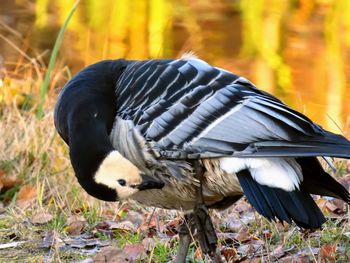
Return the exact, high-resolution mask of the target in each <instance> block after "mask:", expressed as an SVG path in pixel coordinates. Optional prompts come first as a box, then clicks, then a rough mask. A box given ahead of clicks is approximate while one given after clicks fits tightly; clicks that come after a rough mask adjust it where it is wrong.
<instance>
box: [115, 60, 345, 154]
mask: <svg viewBox="0 0 350 263" xmlns="http://www.w3.org/2000/svg"><path fill="white" fill-rule="evenodd" d="M116 92H117V94H116V95H117V106H118V112H117V115H118V116H119V117H121V118H123V119H128V120H132V121H133V123H134V125H135V127H136V128H137V129H139V131H140V132H141V134H142V135H143V136H144V137H145V138H146V139H147V140H148V141H152V142H153V144H152V145H154V148H155V150H156V151H158V153H159V155H160V156H163V157H164V158H174V159H177V158H180V159H181V158H206V157H217V156H227V155H232V156H237V157H244V156H259V157H263V156H285V157H287V156H315V155H326V156H339V157H350V143H349V141H347V140H346V139H345V138H344V137H343V136H340V135H335V134H332V133H329V132H325V131H324V130H323V129H322V128H321V127H320V126H318V125H317V124H315V123H313V122H312V121H311V120H310V119H309V118H307V117H306V116H304V115H303V114H301V113H298V112H297V111H295V110H293V109H291V108H289V107H288V106H287V105H285V104H283V103H282V102H281V101H280V100H278V99H277V98H275V97H273V96H272V95H270V94H268V93H266V92H264V91H261V90H258V89H257V88H256V87H255V86H254V85H253V84H252V83H250V82H249V81H248V80H246V79H244V78H242V77H239V76H236V75H234V74H231V73H229V72H227V71H225V70H222V69H220V68H214V67H211V66H210V65H209V64H207V63H206V62H204V61H202V60H199V59H185V60H181V59H180V60H150V61H146V62H144V61H136V62H134V63H131V64H130V65H129V66H128V67H127V69H126V70H125V76H124V77H121V78H120V79H119V81H118V83H117V88H116Z"/></svg>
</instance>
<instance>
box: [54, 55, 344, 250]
mask: <svg viewBox="0 0 350 263" xmlns="http://www.w3.org/2000/svg"><path fill="white" fill-rule="evenodd" d="M54 120H55V126H56V129H57V131H58V133H59V134H60V135H61V137H62V138H63V140H64V141H65V142H66V143H67V144H68V145H69V149H70V152H69V154H70V158H71V163H72V166H73V168H74V171H75V174H76V177H77V179H78V181H79V183H80V184H81V186H82V187H83V188H84V189H85V190H86V191H87V192H88V193H89V194H91V195H93V196H94V197H96V198H98V199H102V200H106V201H117V200H119V199H121V198H131V199H134V200H137V201H139V202H141V203H143V204H146V205H150V206H156V207H163V208H169V209H183V210H188V209H193V208H194V207H195V206H196V204H197V205H198V200H201V201H200V202H202V203H203V205H204V206H205V207H208V208H211V207H213V208H225V207H227V206H229V205H231V204H232V203H233V202H235V201H236V200H238V199H239V198H240V197H241V196H242V195H245V196H246V197H247V199H248V201H249V202H250V203H251V204H252V205H253V206H254V207H255V209H256V210H257V211H258V212H259V213H260V214H262V215H263V216H265V217H266V218H268V219H269V220H280V221H285V222H288V223H291V222H292V221H294V222H295V223H296V224H297V225H298V226H300V227H303V228H319V227H320V226H321V225H322V223H324V222H325V218H324V216H323V214H322V212H321V211H320V209H319V208H318V206H317V205H316V204H315V202H314V201H313V199H312V197H311V196H310V194H318V195H327V196H332V197H335V198H339V199H342V200H344V201H346V202H347V203H349V202H350V196H349V193H348V192H347V190H346V189H345V188H344V187H343V186H341V185H340V184H339V183H338V182H337V181H336V180H334V179H333V178H332V177H331V176H330V175H329V174H328V173H326V172H325V171H324V169H323V168H322V166H321V165H320V162H319V161H318V159H317V158H316V156H330V157H342V158H350V142H349V141H348V140H347V139H346V138H344V137H343V136H341V135H337V134H334V133H331V132H328V131H326V130H324V129H322V127H320V126H319V125H317V124H315V123H313V122H312V121H311V120H310V119H309V118H307V117H306V116H304V115H303V114H301V113H299V112H297V111H295V110H293V109H291V108H290V107H288V106H287V105H285V104H284V103H283V102H281V101H280V100H279V99H277V98H275V97H274V96H272V95H270V94H268V93H266V92H264V91H262V90H259V89H257V88H256V87H255V86H254V85H253V84H252V83H251V82H249V81H248V80H247V79H245V78H243V77H240V76H237V75H234V74H232V73H231V72H228V71H226V70H223V69H221V68H218V67H213V66H211V65H209V64H207V63H206V62H205V61H203V60H200V59H198V58H196V57H193V56H185V57H183V58H181V59H151V60H140V61H137V60H124V59H118V60H106V61H101V62H99V63H96V64H93V65H91V66H88V67H87V68H85V69H83V70H82V71H80V72H79V73H78V74H77V75H75V77H73V78H72V79H71V80H70V81H69V82H68V83H67V84H66V85H65V87H64V88H63V90H62V91H61V93H60V95H59V98H58V102H57V105H56V108H55V115H54ZM196 166H197V168H198V169H195V168H194V167H196ZM198 171H201V172H198ZM199 173H201V174H200V175H199V176H198V174H199ZM196 175H197V176H196ZM198 189H200V193H199V194H198ZM198 195H200V198H199V199H198ZM197 221H198V220H197ZM197 224H200V223H198V222H197ZM202 227H206V225H205V224H204V225H202ZM209 228H210V226H209ZM205 238H207V239H208V237H204V239H205ZM209 239H210V237H209ZM204 243H205V242H204ZM209 243H210V242H209ZM214 243H215V240H214ZM201 245H202V244H201ZM214 248H215V247H214Z"/></svg>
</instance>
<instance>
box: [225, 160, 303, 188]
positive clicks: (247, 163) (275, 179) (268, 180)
mask: <svg viewBox="0 0 350 263" xmlns="http://www.w3.org/2000/svg"><path fill="white" fill-rule="evenodd" d="M220 167H221V169H223V170H224V171H225V172H227V173H237V172H239V171H241V170H244V169H248V170H249V171H250V173H251V175H252V177H253V179H254V180H255V181H257V182H258V183H259V184H262V185H267V186H270V187H276V188H280V189H283V190H286V191H293V190H295V189H299V185H300V182H301V181H302V180H303V174H302V171H301V167H300V165H299V164H298V163H297V162H296V160H295V159H294V158H233V157H225V158H220Z"/></svg>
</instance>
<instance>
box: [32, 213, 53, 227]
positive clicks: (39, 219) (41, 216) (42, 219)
mask: <svg viewBox="0 0 350 263" xmlns="http://www.w3.org/2000/svg"><path fill="white" fill-rule="evenodd" d="M52 218H53V216H52V215H51V214H50V213H49V212H45V211H41V212H37V213H35V214H34V215H33V216H32V218H31V222H32V224H34V225H43V224H47V223H48V222H50V221H51V220H52Z"/></svg>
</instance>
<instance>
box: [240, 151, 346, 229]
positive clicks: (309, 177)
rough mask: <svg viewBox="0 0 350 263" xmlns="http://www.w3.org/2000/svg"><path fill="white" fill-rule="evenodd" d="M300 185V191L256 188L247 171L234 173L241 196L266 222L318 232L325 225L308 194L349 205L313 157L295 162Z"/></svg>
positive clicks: (342, 189)
mask: <svg viewBox="0 0 350 263" xmlns="http://www.w3.org/2000/svg"><path fill="white" fill-rule="evenodd" d="M296 161H297V162H298V164H299V165H300V166H301V169H302V173H303V181H302V183H301V184H300V188H299V189H294V190H292V191H286V190H284V189H281V188H277V187H270V186H267V185H262V184H259V183H258V182H257V181H255V180H254V178H253V177H252V175H251V173H250V171H249V170H248V169H245V170H242V171H240V172H238V173H237V175H238V176H237V177H238V179H239V182H240V184H241V187H242V189H243V192H244V194H245V195H246V197H247V199H248V201H249V202H250V203H251V204H252V205H253V206H254V208H255V209H256V210H257V211H258V212H259V213H260V214H261V215H263V216H265V217H266V218H267V219H269V220H276V219H277V220H279V221H285V222H287V223H291V222H292V221H294V222H295V223H296V224H297V225H298V226H300V227H303V228H307V229H316V228H320V227H321V226H322V224H323V223H324V222H325V221H326V219H325V217H324V215H323V214H322V212H321V210H320V209H319V207H318V206H317V205H316V203H315V201H314V200H313V199H312V197H311V195H310V194H318V195H326V196H332V197H335V198H339V199H342V200H344V201H345V202H347V203H348V204H350V195H349V193H348V191H347V190H346V189H345V188H344V187H343V186H342V185H341V184H339V183H338V182H337V181H336V180H334V179H333V178H332V177H331V176H330V175H329V174H328V173H326V172H325V171H324V170H323V168H322V166H321V165H320V163H319V161H318V160H317V159H316V158H315V157H304V158H298V159H296Z"/></svg>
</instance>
